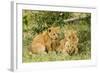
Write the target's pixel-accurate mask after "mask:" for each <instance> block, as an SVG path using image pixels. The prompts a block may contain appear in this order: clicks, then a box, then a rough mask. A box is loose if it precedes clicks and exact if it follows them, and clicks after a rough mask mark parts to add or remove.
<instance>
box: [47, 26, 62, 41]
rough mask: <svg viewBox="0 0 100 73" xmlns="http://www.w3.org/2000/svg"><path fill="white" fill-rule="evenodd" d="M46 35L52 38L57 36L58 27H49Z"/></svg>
mask: <svg viewBox="0 0 100 73" xmlns="http://www.w3.org/2000/svg"><path fill="white" fill-rule="evenodd" d="M47 32H48V35H49V37H50V38H51V39H52V40H56V39H58V38H59V32H60V28H59V27H51V28H49V29H48V31H47Z"/></svg>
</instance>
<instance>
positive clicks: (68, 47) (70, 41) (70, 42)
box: [58, 30, 79, 55]
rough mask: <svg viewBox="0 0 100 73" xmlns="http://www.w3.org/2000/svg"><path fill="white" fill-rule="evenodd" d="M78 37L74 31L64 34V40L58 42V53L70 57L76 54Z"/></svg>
mask: <svg viewBox="0 0 100 73" xmlns="http://www.w3.org/2000/svg"><path fill="white" fill-rule="evenodd" d="M78 40H79V39H78V37H77V32H76V31H75V30H68V31H67V32H66V33H65V38H64V39H62V40H61V41H60V46H59V47H58V52H61V53H66V54H68V55H72V54H73V53H75V54H77V53H78V48H77V46H78Z"/></svg>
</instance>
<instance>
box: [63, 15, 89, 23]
mask: <svg viewBox="0 0 100 73" xmlns="http://www.w3.org/2000/svg"><path fill="white" fill-rule="evenodd" d="M87 17H90V16H81V17H74V18H70V19H66V20H64V22H65V23H67V22H71V21H76V20H81V19H85V18H87Z"/></svg>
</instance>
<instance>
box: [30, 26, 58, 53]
mask: <svg viewBox="0 0 100 73" xmlns="http://www.w3.org/2000/svg"><path fill="white" fill-rule="evenodd" d="M58 33H59V27H51V28H48V30H47V31H44V32H43V33H41V34H39V35H37V36H36V37H35V38H33V41H32V44H31V49H30V50H31V53H32V54H40V53H44V52H45V53H46V52H47V53H48V52H49V51H52V47H51V43H52V41H53V42H54V41H55V42H56V40H57V39H58Z"/></svg>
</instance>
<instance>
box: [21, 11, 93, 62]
mask: <svg viewBox="0 0 100 73" xmlns="http://www.w3.org/2000/svg"><path fill="white" fill-rule="evenodd" d="M84 15H85V16H88V17H87V18H85V19H81V20H75V21H72V22H68V23H64V21H63V20H66V19H69V18H73V17H81V16H84ZM22 17H23V18H22V19H23V62H39V61H58V60H83V59H90V58H91V21H90V20H91V14H90V13H77V12H74V13H73V12H54V11H32V10H23V16H22ZM51 26H59V27H60V28H61V32H62V33H61V34H60V35H61V38H64V37H63V36H64V34H63V32H64V30H68V29H75V30H77V32H78V38H79V45H78V48H79V54H77V55H72V56H68V55H65V54H56V53H50V54H40V55H39V54H38V55H34V56H30V55H29V54H28V48H29V46H30V44H31V42H32V38H34V37H35V36H36V35H38V34H39V33H42V32H43V31H45V30H47V29H48V28H49V27H51Z"/></svg>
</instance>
